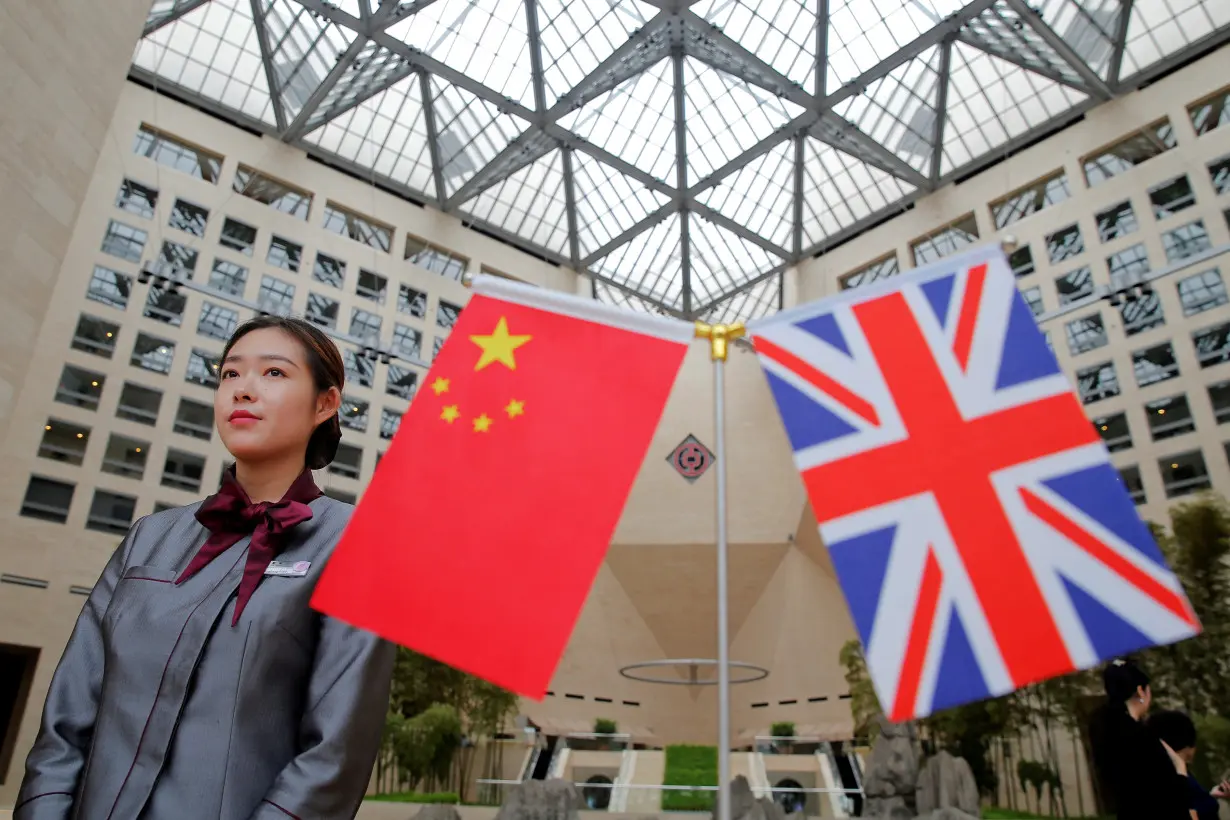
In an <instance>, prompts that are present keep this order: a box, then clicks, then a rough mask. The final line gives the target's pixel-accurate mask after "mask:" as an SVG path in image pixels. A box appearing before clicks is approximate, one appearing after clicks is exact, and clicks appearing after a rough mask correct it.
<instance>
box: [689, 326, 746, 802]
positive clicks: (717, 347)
mask: <svg viewBox="0 0 1230 820" xmlns="http://www.w3.org/2000/svg"><path fill="white" fill-rule="evenodd" d="M742 335H744V328H743V325H742V324H734V325H707V324H704V323H703V322H697V323H696V336H697V337H698V338H701V339H708V340H709V354H710V358H711V359H712V360H713V424H714V428H715V430H714V448H713V449H714V453H713V455H714V460H715V461H716V462H717V463H716V464H715V465H714V466H715V467H716V468H717V645H718V646H717V662H718V784H717V785H718V804H717V820H731V818H730V635H729V624H728V623H727V617H726V611H727V547H728V545H727V540H726V412H725V409H726V356H727V354H728V353H729V351H730V342H731V341H732V340H734V339H737V338H739V337H740V336H742Z"/></svg>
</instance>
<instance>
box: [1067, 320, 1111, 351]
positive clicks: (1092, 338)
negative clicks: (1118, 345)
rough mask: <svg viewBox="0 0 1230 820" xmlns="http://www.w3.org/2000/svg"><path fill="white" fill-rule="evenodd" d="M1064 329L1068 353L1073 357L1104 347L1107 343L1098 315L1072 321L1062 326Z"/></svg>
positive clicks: (1103, 326) (1104, 330)
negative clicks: (1066, 336)
mask: <svg viewBox="0 0 1230 820" xmlns="http://www.w3.org/2000/svg"><path fill="white" fill-rule="evenodd" d="M1064 329H1065V331H1066V332H1067V335H1068V351H1069V352H1070V353H1071V354H1072V355H1073V356H1079V355H1080V354H1082V353H1088V352H1089V351H1091V350H1097V349H1098V348H1099V347H1105V345H1106V344H1107V342H1108V341H1109V340H1108V339H1107V337H1106V326H1105V325H1104V324H1103V323H1102V315H1101V314H1100V313H1093V314H1090V315H1089V316H1082V317H1081V318H1079V319H1073V320H1072V321H1071V322H1068V323H1067V324H1066V325H1065V326H1064Z"/></svg>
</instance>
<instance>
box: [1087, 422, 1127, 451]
mask: <svg viewBox="0 0 1230 820" xmlns="http://www.w3.org/2000/svg"><path fill="white" fill-rule="evenodd" d="M1093 426H1094V427H1095V428H1096V429H1097V431H1098V435H1099V436H1101V437H1102V441H1103V442H1105V443H1106V449H1107V450H1109V451H1110V452H1112V453H1117V452H1119V451H1120V450H1128V449H1130V448H1131V446H1132V432H1131V430H1129V429H1128V422H1127V415H1125V414H1124V413H1115V414H1114V415H1113V416H1103V417H1102V418H1100V419H1094V420H1093Z"/></svg>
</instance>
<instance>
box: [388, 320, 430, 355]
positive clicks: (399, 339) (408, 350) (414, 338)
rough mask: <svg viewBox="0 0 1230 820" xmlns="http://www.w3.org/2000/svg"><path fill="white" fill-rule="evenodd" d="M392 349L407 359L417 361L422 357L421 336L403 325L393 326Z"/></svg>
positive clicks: (418, 332) (419, 332)
mask: <svg viewBox="0 0 1230 820" xmlns="http://www.w3.org/2000/svg"><path fill="white" fill-rule="evenodd" d="M393 349H394V350H396V351H397V353H398V355H401V356H404V357H406V358H407V359H419V358H422V355H423V334H422V332H421V331H418V330H415V329H414V328H412V327H406V326H405V325H403V324H394V325H393Z"/></svg>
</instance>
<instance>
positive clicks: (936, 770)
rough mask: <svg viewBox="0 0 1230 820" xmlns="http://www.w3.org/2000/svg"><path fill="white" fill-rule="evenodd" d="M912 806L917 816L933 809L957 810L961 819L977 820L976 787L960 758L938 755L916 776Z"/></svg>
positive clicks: (979, 812)
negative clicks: (970, 819) (974, 819)
mask: <svg viewBox="0 0 1230 820" xmlns="http://www.w3.org/2000/svg"><path fill="white" fill-rule="evenodd" d="M914 805H915V807H916V808H917V809H918V813H919V814H920V815H926V814H927V813H928V812H934V811H936V810H937V809H949V808H951V809H959V810H960V811H961V812H964V815H962V816H968V815H973V816H974V817H981V816H982V810H981V808H980V801H979V797H978V784H977V782H975V780H974V771H973V769H971V768H970V767H969V763H967V762H966V761H965V759H964V758H960V757H953V756H952V755H950V754H949V753H948V752H940V753H939V754H937V755H936V756H935V757H932V758H931V759H930V760H928V761H927V762H926V764H925V765H924V766H923V767H922V771H920V772H919V773H918V790H917V792H916V793H915V795H914Z"/></svg>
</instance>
